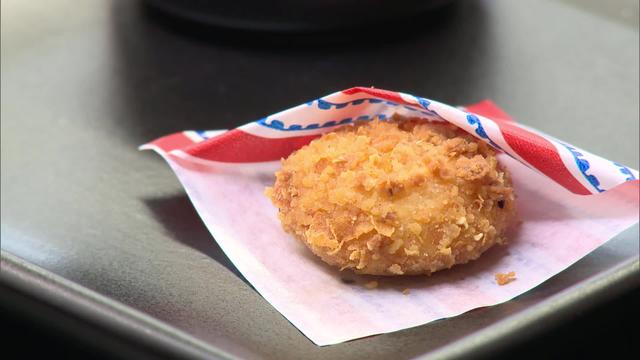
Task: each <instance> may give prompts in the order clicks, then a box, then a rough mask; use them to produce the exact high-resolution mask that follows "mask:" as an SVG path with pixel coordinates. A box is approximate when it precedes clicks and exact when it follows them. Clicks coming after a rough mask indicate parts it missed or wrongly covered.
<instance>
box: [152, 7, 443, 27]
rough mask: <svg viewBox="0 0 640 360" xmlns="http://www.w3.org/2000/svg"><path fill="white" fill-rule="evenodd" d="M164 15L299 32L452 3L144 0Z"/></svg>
mask: <svg viewBox="0 0 640 360" xmlns="http://www.w3.org/2000/svg"><path fill="white" fill-rule="evenodd" d="M146 1H147V3H148V4H150V5H152V6H153V7H155V8H157V9H159V10H162V11H164V12H167V13H170V14H173V15H175V16H179V17H181V18H184V19H187V20H190V21H195V22H198V23H202V24H206V25H214V26H221V27H228V28H235V29H243V30H257V31H273V32H300V31H322V30H335V29H341V28H354V27H359V26H363V25H369V24H375V23H378V22H387V21H392V20H397V19H400V18H403V17H409V16H412V15H417V14H419V13H421V12H424V11H427V10H431V9H434V8H437V7H440V6H442V5H444V4H446V3H449V2H451V1H452V0H399V1H390V0H367V1H362V0H271V1H260V0H257V1H256V0H233V1H217V0H146Z"/></svg>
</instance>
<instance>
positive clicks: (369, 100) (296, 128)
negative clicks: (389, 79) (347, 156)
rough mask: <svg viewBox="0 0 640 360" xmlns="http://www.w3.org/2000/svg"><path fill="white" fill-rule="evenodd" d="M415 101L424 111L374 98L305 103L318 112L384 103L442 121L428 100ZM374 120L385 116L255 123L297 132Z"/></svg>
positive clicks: (265, 119) (260, 121) (272, 120)
mask: <svg viewBox="0 0 640 360" xmlns="http://www.w3.org/2000/svg"><path fill="white" fill-rule="evenodd" d="M416 99H417V100H418V103H420V105H421V106H422V107H424V109H425V110H418V109H415V108H413V107H411V106H407V105H401V104H398V103H396V102H393V101H388V100H383V99H376V98H364V99H356V100H351V101H347V102H344V103H332V102H330V101H327V100H323V99H317V100H313V101H310V102H307V103H306V104H307V106H312V105H313V104H314V103H315V104H316V105H317V107H318V109H320V110H331V109H334V108H335V109H343V108H345V107H347V106H356V105H361V104H364V103H365V102H367V103H369V104H381V103H384V104H385V105H388V106H393V107H400V106H402V107H403V108H405V109H406V110H409V111H413V112H417V113H420V114H422V115H426V116H430V117H437V118H439V119H441V120H444V119H443V118H442V117H441V116H440V115H439V114H438V113H437V112H436V111H434V110H431V109H429V105H430V104H431V102H429V100H427V99H424V98H420V97H416ZM375 118H378V119H380V120H383V121H384V120H387V115H386V114H382V113H380V114H376V115H373V116H369V115H361V116H358V117H355V118H345V119H342V120H331V121H327V122H325V123H323V124H320V123H311V124H308V125H306V126H303V125H299V124H291V125H289V126H285V125H284V122H282V121H280V120H277V119H269V118H268V117H266V118H262V119H260V120H258V121H257V123H258V124H259V125H262V126H264V127H268V128H270V129H274V130H279V131H299V130H315V129H322V128H328V127H332V126H336V125H346V124H351V123H354V122H356V121H368V120H373V119H375Z"/></svg>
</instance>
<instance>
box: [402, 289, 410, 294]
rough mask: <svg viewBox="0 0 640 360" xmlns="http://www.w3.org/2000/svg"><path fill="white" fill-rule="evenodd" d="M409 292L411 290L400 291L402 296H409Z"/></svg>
mask: <svg viewBox="0 0 640 360" xmlns="http://www.w3.org/2000/svg"><path fill="white" fill-rule="evenodd" d="M410 292H411V289H409V288H406V289H404V290H402V295H409V293H410Z"/></svg>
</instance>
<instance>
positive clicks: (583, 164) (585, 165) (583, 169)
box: [560, 143, 633, 192]
mask: <svg viewBox="0 0 640 360" xmlns="http://www.w3.org/2000/svg"><path fill="white" fill-rule="evenodd" d="M560 144H562V146H564V147H565V148H567V150H569V152H570V153H571V155H573V158H574V160H575V161H576V165H578V169H579V170H580V173H582V176H584V178H585V179H587V181H588V182H589V184H591V186H593V188H594V189H596V191H598V192H603V191H604V190H603V189H601V188H600V180H598V178H596V177H595V176H594V175H589V174H587V170H589V168H590V167H591V165H590V164H589V161H587V160H586V159H582V158H581V157H582V156H584V155H582V153H581V152H579V151H578V150H576V148H574V147H571V146H569V145H567V144H565V143H560ZM632 175H633V174H632Z"/></svg>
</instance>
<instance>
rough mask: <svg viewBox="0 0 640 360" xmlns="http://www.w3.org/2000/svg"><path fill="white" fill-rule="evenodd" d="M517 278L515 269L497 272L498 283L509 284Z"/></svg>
mask: <svg viewBox="0 0 640 360" xmlns="http://www.w3.org/2000/svg"><path fill="white" fill-rule="evenodd" d="M515 279H516V273H515V271H509V272H508V273H497V274H496V282H497V283H498V285H500V286H502V285H507V284H508V283H510V282H512V281H514V280H515Z"/></svg>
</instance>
